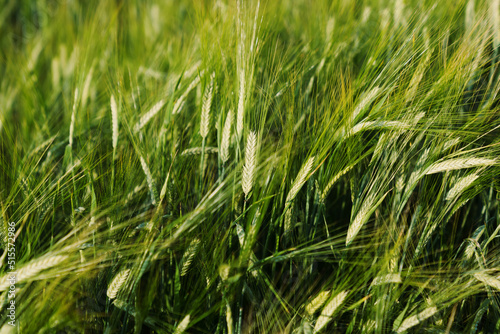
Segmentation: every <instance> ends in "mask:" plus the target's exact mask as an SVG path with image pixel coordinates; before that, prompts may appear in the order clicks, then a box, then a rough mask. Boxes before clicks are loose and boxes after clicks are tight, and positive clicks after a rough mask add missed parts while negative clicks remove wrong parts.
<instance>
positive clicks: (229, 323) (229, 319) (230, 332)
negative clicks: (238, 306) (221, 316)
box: [226, 304, 234, 334]
mask: <svg viewBox="0 0 500 334" xmlns="http://www.w3.org/2000/svg"><path fill="white" fill-rule="evenodd" d="M226 323H227V334H233V327H234V325H233V314H232V312H231V306H229V304H226Z"/></svg>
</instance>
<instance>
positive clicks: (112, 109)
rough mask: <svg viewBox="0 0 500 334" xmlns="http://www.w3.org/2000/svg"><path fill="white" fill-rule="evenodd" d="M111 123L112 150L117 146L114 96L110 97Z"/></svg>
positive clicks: (116, 110) (116, 111)
mask: <svg viewBox="0 0 500 334" xmlns="http://www.w3.org/2000/svg"><path fill="white" fill-rule="evenodd" d="M110 103H111V123H112V126H113V149H116V145H117V144H118V106H117V104H116V100H115V96H114V95H111V102H110Z"/></svg>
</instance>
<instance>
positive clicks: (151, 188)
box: [140, 155, 156, 205]
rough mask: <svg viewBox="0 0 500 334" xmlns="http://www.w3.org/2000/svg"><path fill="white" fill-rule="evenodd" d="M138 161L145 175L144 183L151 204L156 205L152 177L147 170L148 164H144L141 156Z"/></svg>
mask: <svg viewBox="0 0 500 334" xmlns="http://www.w3.org/2000/svg"><path fill="white" fill-rule="evenodd" d="M140 159H141V166H142V170H143V171H144V174H145V175H146V181H147V182H148V187H149V191H150V192H151V201H152V202H153V205H156V189H155V184H154V180H153V176H152V175H151V171H150V170H149V167H148V164H147V163H146V160H144V157H143V156H142V155H141V156H140Z"/></svg>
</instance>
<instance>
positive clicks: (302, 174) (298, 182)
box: [286, 156, 315, 202]
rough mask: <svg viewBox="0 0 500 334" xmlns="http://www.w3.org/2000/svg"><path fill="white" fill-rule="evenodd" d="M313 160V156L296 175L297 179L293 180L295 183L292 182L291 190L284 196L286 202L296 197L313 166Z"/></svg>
mask: <svg viewBox="0 0 500 334" xmlns="http://www.w3.org/2000/svg"><path fill="white" fill-rule="evenodd" d="M314 158H315V157H314V156H313V157H310V158H309V159H308V160H307V161H306V163H305V164H304V165H303V166H302V168H301V169H300V171H299V173H298V174H297V177H296V178H295V181H294V182H293V185H292V188H291V189H290V191H289V192H288V195H287V196H286V202H289V201H291V200H293V199H294V198H295V196H297V194H298V192H299V191H300V189H301V188H302V186H303V185H304V183H305V182H306V181H307V177H308V176H309V172H310V171H311V169H312V167H313V164H314Z"/></svg>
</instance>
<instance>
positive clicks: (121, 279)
mask: <svg viewBox="0 0 500 334" xmlns="http://www.w3.org/2000/svg"><path fill="white" fill-rule="evenodd" d="M129 274H130V269H125V270H122V271H120V272H119V273H118V274H116V276H115V277H114V278H113V280H112V281H111V283H110V284H109V286H108V290H107V291H106V296H108V298H109V299H115V298H116V295H117V294H118V292H119V291H120V289H121V287H122V285H123V283H125V281H126V280H127V278H128V275H129Z"/></svg>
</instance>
